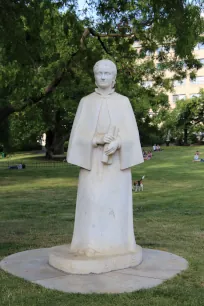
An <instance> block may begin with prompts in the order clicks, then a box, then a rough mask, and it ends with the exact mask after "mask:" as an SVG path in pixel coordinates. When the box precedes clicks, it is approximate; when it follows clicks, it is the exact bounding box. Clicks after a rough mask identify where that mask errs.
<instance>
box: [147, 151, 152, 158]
mask: <svg viewBox="0 0 204 306" xmlns="http://www.w3.org/2000/svg"><path fill="white" fill-rule="evenodd" d="M147 157H148V159H151V158H152V152H151V151H149V152H148V154H147Z"/></svg>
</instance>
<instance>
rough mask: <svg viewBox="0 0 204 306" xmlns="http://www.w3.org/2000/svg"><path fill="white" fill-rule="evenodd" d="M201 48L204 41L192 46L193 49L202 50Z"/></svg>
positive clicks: (203, 47)
mask: <svg viewBox="0 0 204 306" xmlns="http://www.w3.org/2000/svg"><path fill="white" fill-rule="evenodd" d="M202 49H204V43H198V44H197V45H196V46H195V48H194V50H202Z"/></svg>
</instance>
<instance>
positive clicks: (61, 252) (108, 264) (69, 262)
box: [49, 245, 142, 274]
mask: <svg viewBox="0 0 204 306" xmlns="http://www.w3.org/2000/svg"><path fill="white" fill-rule="evenodd" d="M141 262H142V248H141V247H140V246H139V245H137V249H136V252H134V253H127V254H120V255H114V256H113V255H112V256H110V255H109V256H94V257H87V256H83V255H79V254H75V253H71V251H70V245H62V246H57V247H54V248H52V249H51V251H50V254H49V264H50V265H51V266H52V267H54V268H56V269H58V270H61V271H64V272H66V273H72V274H90V273H95V274H100V273H106V272H110V271H114V270H121V269H126V268H130V267H136V266H138V265H139V264H140V263H141Z"/></svg>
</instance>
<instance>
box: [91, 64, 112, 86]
mask: <svg viewBox="0 0 204 306" xmlns="http://www.w3.org/2000/svg"><path fill="white" fill-rule="evenodd" d="M94 76H95V81H96V85H97V86H98V87H99V88H103V89H105V88H109V87H113V85H114V83H115V76H114V74H113V69H112V68H111V67H110V66H109V65H103V63H101V64H100V65H99V66H98V67H97V70H96V71H95V74H94Z"/></svg>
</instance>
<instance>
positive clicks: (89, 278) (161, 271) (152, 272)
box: [0, 248, 188, 293]
mask: <svg viewBox="0 0 204 306" xmlns="http://www.w3.org/2000/svg"><path fill="white" fill-rule="evenodd" d="M50 251H51V248H47V249H37V250H29V251H25V252H21V253H17V254H13V255H11V256H8V257H6V258H4V259H3V260H2V261H1V262H0V268H1V269H3V270H5V271H7V272H8V273H11V274H13V275H15V276H18V277H22V278H24V279H26V280H28V281H32V282H33V283H35V284H38V285H41V286H43V287H46V288H49V289H56V290H60V291H64V292H69V293H71V292H72V293H123V292H132V291H136V290H140V289H148V288H152V287H155V286H157V285H159V284H161V283H162V282H164V281H165V280H168V279H170V278H172V277H173V276H175V275H176V274H178V273H181V271H183V270H185V269H187V267H188V263H187V261H186V260H185V259H184V258H182V257H179V256H177V255H174V254H171V253H168V252H163V251H159V250H152V249H143V261H142V263H141V264H140V265H139V266H137V267H132V268H128V269H124V270H117V271H114V272H108V273H104V274H89V275H73V274H68V273H64V272H62V271H59V270H57V269H54V268H52V267H50V266H49V264H48V256H49V253H50Z"/></svg>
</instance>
